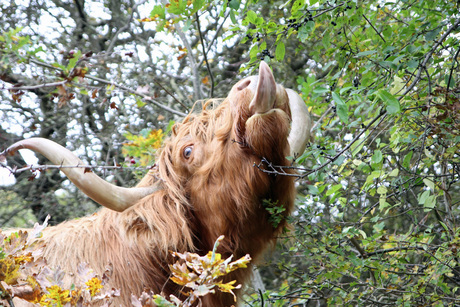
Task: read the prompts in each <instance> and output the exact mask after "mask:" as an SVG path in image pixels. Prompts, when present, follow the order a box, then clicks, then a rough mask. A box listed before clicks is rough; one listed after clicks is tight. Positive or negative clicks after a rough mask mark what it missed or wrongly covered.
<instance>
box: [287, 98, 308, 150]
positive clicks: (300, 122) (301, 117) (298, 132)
mask: <svg viewBox="0 0 460 307" xmlns="http://www.w3.org/2000/svg"><path fill="white" fill-rule="evenodd" d="M286 93H287V95H288V97H289V107H290V108H291V116H292V124H291V132H290V133H289V137H288V141H289V146H290V147H291V152H290V154H291V157H294V158H297V157H299V156H300V155H302V154H303V152H304V151H305V148H306V147H307V143H308V141H309V140H310V135H311V132H310V130H311V118H310V113H309V112H308V108H307V106H306V105H305V102H304V101H303V99H302V97H300V96H299V94H297V93H296V92H295V91H293V90H291V89H286Z"/></svg>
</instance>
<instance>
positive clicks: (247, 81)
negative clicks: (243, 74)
mask: <svg viewBox="0 0 460 307" xmlns="http://www.w3.org/2000/svg"><path fill="white" fill-rule="evenodd" d="M249 84H251V80H249V79H246V80H244V81H243V82H241V84H240V85H239V86H238V87H237V89H238V90H239V91H242V90H244V89H245V88H247V87H248V86H249Z"/></svg>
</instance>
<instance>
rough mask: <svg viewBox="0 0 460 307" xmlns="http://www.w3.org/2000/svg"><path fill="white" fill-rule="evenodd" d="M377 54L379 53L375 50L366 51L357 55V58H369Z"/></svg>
mask: <svg viewBox="0 0 460 307" xmlns="http://www.w3.org/2000/svg"><path fill="white" fill-rule="evenodd" d="M376 52H377V51H375V50H366V51H363V52H360V53H357V54H356V55H355V58H360V57H364V56H367V55H371V54H374V53H376Z"/></svg>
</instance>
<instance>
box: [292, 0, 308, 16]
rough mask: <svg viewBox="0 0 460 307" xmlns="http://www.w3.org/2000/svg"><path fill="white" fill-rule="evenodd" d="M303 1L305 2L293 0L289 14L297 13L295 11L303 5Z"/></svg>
mask: <svg viewBox="0 0 460 307" xmlns="http://www.w3.org/2000/svg"><path fill="white" fill-rule="evenodd" d="M304 2H305V0H296V1H294V3H293V4H292V8H291V14H292V15H295V14H296V13H297V11H298V10H299V9H301V8H302V7H303V5H304Z"/></svg>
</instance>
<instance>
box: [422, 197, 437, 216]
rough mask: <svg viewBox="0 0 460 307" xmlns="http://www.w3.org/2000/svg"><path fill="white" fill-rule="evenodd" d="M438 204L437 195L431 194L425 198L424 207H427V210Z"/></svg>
mask: <svg viewBox="0 0 460 307" xmlns="http://www.w3.org/2000/svg"><path fill="white" fill-rule="evenodd" d="M435 206H436V195H430V196H428V197H427V199H426V200H425V203H424V204H423V208H425V210H424V211H425V212H426V211H430V210H431V209H433V208H434V207H435Z"/></svg>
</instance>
